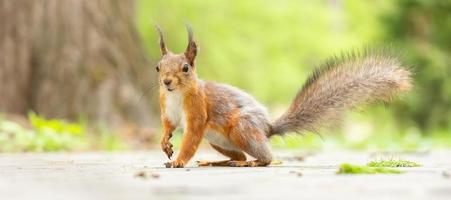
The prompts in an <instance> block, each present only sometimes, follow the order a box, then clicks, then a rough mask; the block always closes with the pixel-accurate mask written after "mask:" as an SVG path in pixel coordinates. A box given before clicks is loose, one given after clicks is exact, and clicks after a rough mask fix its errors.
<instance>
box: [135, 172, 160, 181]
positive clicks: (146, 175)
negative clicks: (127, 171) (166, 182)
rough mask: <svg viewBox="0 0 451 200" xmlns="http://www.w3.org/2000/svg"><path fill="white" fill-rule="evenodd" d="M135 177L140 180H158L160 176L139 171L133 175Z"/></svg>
mask: <svg viewBox="0 0 451 200" xmlns="http://www.w3.org/2000/svg"><path fill="white" fill-rule="evenodd" d="M135 177H138V178H142V179H150V178H151V179H158V178H160V175H159V174H157V173H154V172H150V171H139V172H137V173H136V174H135Z"/></svg>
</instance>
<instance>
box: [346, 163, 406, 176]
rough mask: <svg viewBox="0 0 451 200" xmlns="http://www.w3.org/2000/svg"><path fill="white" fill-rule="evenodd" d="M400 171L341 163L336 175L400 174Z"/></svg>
mask: <svg viewBox="0 0 451 200" xmlns="http://www.w3.org/2000/svg"><path fill="white" fill-rule="evenodd" d="M400 173H402V171H400V170H397V169H388V168H382V167H368V166H361V165H351V164H348V163H343V164H341V165H340V168H339V169H338V171H337V174H400Z"/></svg>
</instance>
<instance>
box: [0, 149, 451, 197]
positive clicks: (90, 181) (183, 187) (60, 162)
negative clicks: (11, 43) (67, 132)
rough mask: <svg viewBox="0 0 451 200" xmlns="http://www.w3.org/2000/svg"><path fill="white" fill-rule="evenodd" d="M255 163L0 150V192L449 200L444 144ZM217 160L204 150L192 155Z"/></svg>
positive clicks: (296, 154) (155, 154) (293, 155)
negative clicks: (361, 170) (394, 164)
mask: <svg viewBox="0 0 451 200" xmlns="http://www.w3.org/2000/svg"><path fill="white" fill-rule="evenodd" d="M274 155H275V156H276V157H277V160H280V161H281V163H279V164H278V165H273V166H269V167H260V168H228V167H196V166H195V165H194V164H190V166H188V167H187V168H183V169H166V168H163V164H162V163H163V162H166V161H167V158H165V156H164V155H163V154H162V152H160V151H148V152H120V153H103V152H84V153H25V154H0V199H2V200H3V199H5V200H6V199H8V200H16V199H37V200H40V199H46V200H48V199H77V200H78V199H96V200H97V199H108V200H115V199H118V200H119V199H138V200H139V199H143V200H144V199H145V200H154V199H229V200H230V199H347V200H349V199H378V200H381V199H409V200H413V199H428V200H429V199H446V200H450V199H451V177H450V176H451V150H436V151H431V152H420V153H380V152H379V153H374V152H353V151H324V152H306V151H275V152H274ZM388 158H394V159H407V160H411V161H416V162H418V163H420V164H422V165H423V166H422V167H416V168H401V170H403V171H405V173H403V174H391V175H388V174H378V175H337V174H336V171H337V169H338V166H339V165H340V164H341V163H352V164H366V163H367V162H369V161H371V160H375V159H388ZM220 159H224V157H221V156H220V155H218V154H216V153H213V152H212V151H201V152H198V154H197V155H196V157H195V158H194V160H220Z"/></svg>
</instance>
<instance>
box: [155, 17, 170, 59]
mask: <svg viewBox="0 0 451 200" xmlns="http://www.w3.org/2000/svg"><path fill="white" fill-rule="evenodd" d="M155 28H156V29H157V31H158V34H159V35H160V50H161V55H163V56H164V55H166V54H167V53H168V49H167V48H166V44H165V43H164V37H163V31H161V28H160V26H158V24H155Z"/></svg>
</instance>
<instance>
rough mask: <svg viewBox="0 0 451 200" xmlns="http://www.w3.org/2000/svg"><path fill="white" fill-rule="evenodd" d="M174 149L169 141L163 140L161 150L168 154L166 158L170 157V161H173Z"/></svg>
mask: <svg viewBox="0 0 451 200" xmlns="http://www.w3.org/2000/svg"><path fill="white" fill-rule="evenodd" d="M172 147H173V145H172V144H171V143H170V142H169V139H165V140H162V142H161V149H162V150H163V152H164V153H165V154H166V156H168V158H169V160H170V159H171V157H172V154H174V151H173V150H172Z"/></svg>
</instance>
